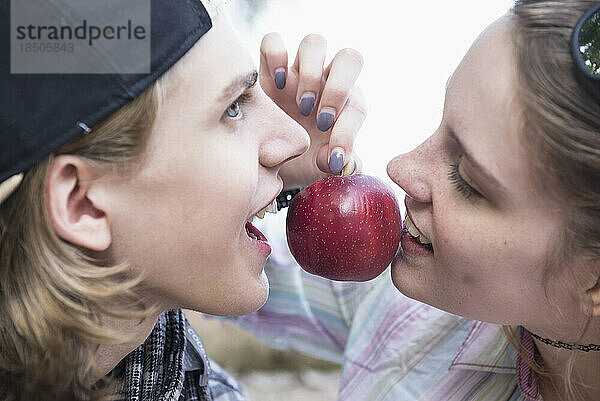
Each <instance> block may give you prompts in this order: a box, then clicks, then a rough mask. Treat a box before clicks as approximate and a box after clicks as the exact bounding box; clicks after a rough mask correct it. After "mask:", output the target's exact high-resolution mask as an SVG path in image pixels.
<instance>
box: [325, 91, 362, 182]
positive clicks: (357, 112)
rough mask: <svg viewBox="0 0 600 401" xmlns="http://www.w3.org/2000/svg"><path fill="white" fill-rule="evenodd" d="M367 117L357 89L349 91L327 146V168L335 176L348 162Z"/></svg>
mask: <svg viewBox="0 0 600 401" xmlns="http://www.w3.org/2000/svg"><path fill="white" fill-rule="evenodd" d="M366 116H367V105H366V101H365V98H364V96H363V94H362V91H361V90H360V88H358V87H353V88H352V89H351V93H350V96H349V97H348V100H347V102H346V104H345V106H344V108H343V109H342V111H341V113H340V115H339V117H338V119H337V120H336V122H335V125H334V126H333V129H332V130H331V134H330V136H329V144H328V152H327V155H328V159H327V166H328V168H329V171H330V172H331V173H333V174H337V173H339V172H340V171H342V169H343V168H344V166H345V165H346V164H347V163H348V162H349V161H350V158H348V157H346V155H351V154H352V152H353V148H354V141H355V140H356V137H357V136H358V131H359V130H360V127H361V126H362V124H363V122H364V121H365V118H366Z"/></svg>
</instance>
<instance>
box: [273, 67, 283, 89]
mask: <svg viewBox="0 0 600 401" xmlns="http://www.w3.org/2000/svg"><path fill="white" fill-rule="evenodd" d="M275 86H276V87H277V89H283V88H285V68H278V69H276V70H275Z"/></svg>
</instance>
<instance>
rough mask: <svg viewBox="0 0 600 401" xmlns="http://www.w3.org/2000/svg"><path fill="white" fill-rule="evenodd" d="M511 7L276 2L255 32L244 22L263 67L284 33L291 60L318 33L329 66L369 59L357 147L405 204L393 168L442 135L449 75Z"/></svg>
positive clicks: (456, 2) (470, 1)
mask: <svg viewBox="0 0 600 401" xmlns="http://www.w3.org/2000/svg"><path fill="white" fill-rule="evenodd" d="M511 5H512V0H453V1H441V0H437V1H393V0H373V1H353V0H320V1H318V0H272V1H270V2H268V3H267V7H266V8H265V9H264V10H262V11H261V12H260V14H259V15H258V17H257V18H256V20H255V21H254V24H253V26H252V27H251V28H245V27H244V25H243V24H242V23H236V25H237V26H238V31H239V32H240V36H241V37H242V40H243V41H244V42H246V45H247V48H248V49H249V50H250V52H251V54H252V55H253V57H254V58H255V61H256V62H258V54H259V53H258V51H259V48H260V42H261V40H262V37H263V35H264V34H265V33H268V32H272V31H276V32H280V33H281V34H282V36H283V38H284V41H285V43H286V45H287V46H288V52H289V55H288V57H289V62H290V63H292V62H293V60H294V57H295V53H296V49H297V47H298V44H299V43H300V41H301V40H302V38H303V37H304V36H305V35H306V34H308V33H313V32H314V33H320V34H322V35H323V36H325V38H326V39H327V41H328V47H329V52H328V53H329V55H328V60H327V61H326V62H327V63H328V62H329V61H330V60H331V58H332V57H333V55H334V54H335V52H337V51H338V50H339V49H342V48H344V47H353V48H355V49H357V50H359V51H360V52H361V53H362V54H363V55H364V59H365V65H364V69H363V72H362V74H361V77H360V78H359V81H358V85H359V86H360V87H361V89H362V90H363V92H364V94H365V97H366V99H367V102H368V105H369V113H368V116H367V119H366V121H365V123H364V125H363V128H362V130H361V131H360V134H359V137H358V140H357V142H356V145H355V148H356V149H357V150H358V153H359V155H360V157H361V158H362V160H363V162H364V168H363V172H364V173H366V174H370V175H374V176H377V177H379V178H382V179H383V180H385V181H386V182H387V183H389V184H391V185H392V187H393V188H394V189H395V190H396V192H397V194H398V195H399V196H400V198H399V200H400V203H401V204H402V203H403V202H402V201H401V199H403V197H404V194H403V193H402V190H400V189H399V188H398V187H397V186H396V185H395V184H393V183H392V181H391V180H390V179H389V177H388V176H387V173H386V165H387V163H388V162H389V161H390V160H391V159H392V158H393V157H394V156H396V155H398V154H401V153H405V152H408V151H410V150H412V149H413V148H415V147H416V146H417V145H419V144H420V143H421V142H423V141H424V140H425V139H426V138H427V137H429V136H430V135H431V134H432V133H433V132H434V131H435V130H436V128H437V127H438V125H439V122H440V119H441V116H442V110H443V102H444V91H445V84H446V81H447V79H448V77H449V76H450V74H451V73H452V71H454V69H455V68H456V66H457V65H458V64H459V62H460V60H461V59H462V57H463V56H464V54H465V53H466V51H467V50H468V49H469V47H470V46H471V44H472V43H473V41H474V40H475V39H476V38H477V36H478V35H479V33H480V32H481V31H482V30H483V29H484V28H485V27H486V26H487V25H489V24H490V23H491V22H493V21H494V20H495V19H497V18H498V17H500V16H501V15H503V14H504V13H505V12H506V11H507V10H508V9H509V8H510V6H511ZM229 7H230V8H231V12H230V14H231V16H232V19H233V20H234V22H235V21H236V19H237V18H240V16H242V15H243V14H244V13H243V10H240V3H239V1H238V0H231V1H230V3H229ZM430 54H433V55H435V59H432V58H431V57H430ZM257 65H258V64H257Z"/></svg>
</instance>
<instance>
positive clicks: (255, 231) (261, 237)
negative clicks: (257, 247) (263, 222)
mask: <svg viewBox="0 0 600 401" xmlns="http://www.w3.org/2000/svg"><path fill="white" fill-rule="evenodd" d="M246 231H247V232H248V233H251V234H254V236H256V238H257V239H258V240H259V241H264V242H268V241H267V237H265V235H264V234H263V233H261V232H260V230H259V229H258V228H256V227H254V226H253V225H252V223H250V222H249V221H248V222H246ZM250 238H252V237H250Z"/></svg>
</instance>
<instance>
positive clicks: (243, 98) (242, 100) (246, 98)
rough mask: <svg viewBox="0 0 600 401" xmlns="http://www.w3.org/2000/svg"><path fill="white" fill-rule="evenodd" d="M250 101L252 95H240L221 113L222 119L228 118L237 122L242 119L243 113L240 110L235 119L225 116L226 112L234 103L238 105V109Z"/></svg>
mask: <svg viewBox="0 0 600 401" xmlns="http://www.w3.org/2000/svg"><path fill="white" fill-rule="evenodd" d="M251 100H252V94H250V93H242V94H241V95H240V96H239V97H238V98H237V99H235V100H234V101H233V103H231V104H230V105H229V106H227V109H225V111H224V112H223V117H225V118H228V119H230V120H239V119H241V118H242V116H243V113H242V111H241V109H240V112H239V114H238V115H237V116H235V117H231V116H229V115H227V110H228V109H229V108H230V107H231V106H233V105H234V104H235V103H238V105H239V107H240V108H241V107H242V106H243V105H245V104H247V103H249V102H250V101H251Z"/></svg>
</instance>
